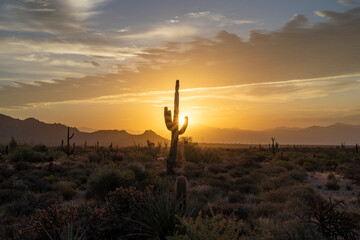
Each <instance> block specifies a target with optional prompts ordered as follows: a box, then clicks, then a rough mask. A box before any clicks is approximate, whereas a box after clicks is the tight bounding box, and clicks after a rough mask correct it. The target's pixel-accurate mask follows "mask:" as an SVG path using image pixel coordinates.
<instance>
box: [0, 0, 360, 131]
mask: <svg viewBox="0 0 360 240" xmlns="http://www.w3.org/2000/svg"><path fill="white" fill-rule="evenodd" d="M359 3H360V1H359V2H357V1H355V0H339V1H337V0H316V1H314V0H296V1H295V0H271V1H269V0H232V1H231V0H222V1H219V0H207V1H205V0H202V1H199V0H198V1H194V0H191V1H190V0H181V1H180V0H179V1H174V0H151V1H150V0H134V1H120V0H119V1H118V0H98V1H95V0H94V1H92V0H2V1H0V113H3V114H6V115H10V116H12V117H15V118H20V119H24V118H27V117H35V118H37V119H39V120H41V121H45V122H50V123H53V122H61V123H63V124H66V125H70V126H75V127H88V128H92V129H131V130H138V131H144V130H145V129H153V130H155V131H164V130H166V127H165V124H164V117H163V108H164V106H168V107H169V108H170V109H172V107H173V97H174V96H173V95H174V86H175V80H176V79H179V80H180V89H181V92H180V116H185V115H188V116H189V129H190V130H191V128H192V127H195V126H196V125H200V124H201V125H207V126H213V127H219V128H233V127H235V128H240V129H253V130H259V129H267V128H274V127H279V126H288V127H306V126H311V125H329V124H333V123H336V122H342V123H348V124H360V4H359Z"/></svg>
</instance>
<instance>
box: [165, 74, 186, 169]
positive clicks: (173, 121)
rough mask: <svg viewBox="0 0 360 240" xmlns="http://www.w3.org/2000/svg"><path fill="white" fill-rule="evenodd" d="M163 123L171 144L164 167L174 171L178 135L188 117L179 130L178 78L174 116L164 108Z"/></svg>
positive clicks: (183, 128)
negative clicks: (169, 134)
mask: <svg viewBox="0 0 360 240" xmlns="http://www.w3.org/2000/svg"><path fill="white" fill-rule="evenodd" d="M164 117H165V124H166V127H167V129H168V130H169V131H171V146H170V153H169V158H168V159H167V162H166V169H167V173H168V174H173V173H174V167H175V162H176V156H177V145H178V141H179V135H181V134H183V133H184V132H185V130H186V128H187V126H188V117H185V123H184V125H183V126H182V127H181V129H180V130H179V80H176V85H175V99H174V117H173V118H172V117H171V110H168V108H167V107H165V108H164Z"/></svg>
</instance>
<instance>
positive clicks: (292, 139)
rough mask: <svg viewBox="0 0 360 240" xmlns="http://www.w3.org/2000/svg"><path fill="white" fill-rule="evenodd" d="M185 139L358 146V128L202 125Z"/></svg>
mask: <svg viewBox="0 0 360 240" xmlns="http://www.w3.org/2000/svg"><path fill="white" fill-rule="evenodd" d="M189 136H192V137H193V139H194V140H195V141H196V142H206V143H241V144H268V143H271V138H272V137H274V138H275V141H276V142H278V143H279V144H298V145H340V144H342V143H343V144H348V145H354V144H356V143H358V144H360V125H347V124H342V123H336V124H333V125H330V126H325V127H321V126H311V127H307V128H288V127H279V128H274V129H268V130H261V131H251V130H241V129H236V128H224V129H220V128H211V127H205V126H202V127H197V128H194V129H191V130H190V131H189Z"/></svg>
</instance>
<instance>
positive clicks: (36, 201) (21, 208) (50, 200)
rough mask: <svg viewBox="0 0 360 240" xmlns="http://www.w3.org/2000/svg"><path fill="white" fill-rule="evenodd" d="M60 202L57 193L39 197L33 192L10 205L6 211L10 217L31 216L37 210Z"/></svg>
mask: <svg viewBox="0 0 360 240" xmlns="http://www.w3.org/2000/svg"><path fill="white" fill-rule="evenodd" d="M58 200H59V197H58V195H57V194H55V193H46V194H42V195H37V194H34V193H33V192H26V193H23V194H22V195H21V196H20V197H19V198H17V199H15V200H14V201H12V202H11V203H10V204H8V205H7V206H6V209H5V211H6V214H7V215H8V216H13V217H19V216H24V215H29V214H33V213H34V212H35V211H36V209H43V208H47V207H49V206H50V205H52V204H54V203H55V202H56V201H58Z"/></svg>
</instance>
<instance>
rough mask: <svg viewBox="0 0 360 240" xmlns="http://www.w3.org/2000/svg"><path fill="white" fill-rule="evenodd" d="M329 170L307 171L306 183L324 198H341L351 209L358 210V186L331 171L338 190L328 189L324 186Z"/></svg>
mask: <svg viewBox="0 0 360 240" xmlns="http://www.w3.org/2000/svg"><path fill="white" fill-rule="evenodd" d="M329 173H330V172H308V176H307V183H308V184H309V185H310V186H311V187H312V188H313V189H314V190H315V191H316V192H317V193H319V194H320V195H322V196H323V197H324V198H329V197H331V198H332V199H334V200H342V201H344V202H345V203H346V205H347V208H348V209H349V210H351V211H359V204H357V202H358V193H360V187H359V186H357V185H355V184H352V183H351V182H350V180H348V179H345V178H343V177H342V176H340V175H337V174H335V173H333V174H334V175H335V177H336V179H337V180H338V184H339V186H340V189H339V190H329V189H328V188H327V187H326V183H327V182H328V175H329Z"/></svg>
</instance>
